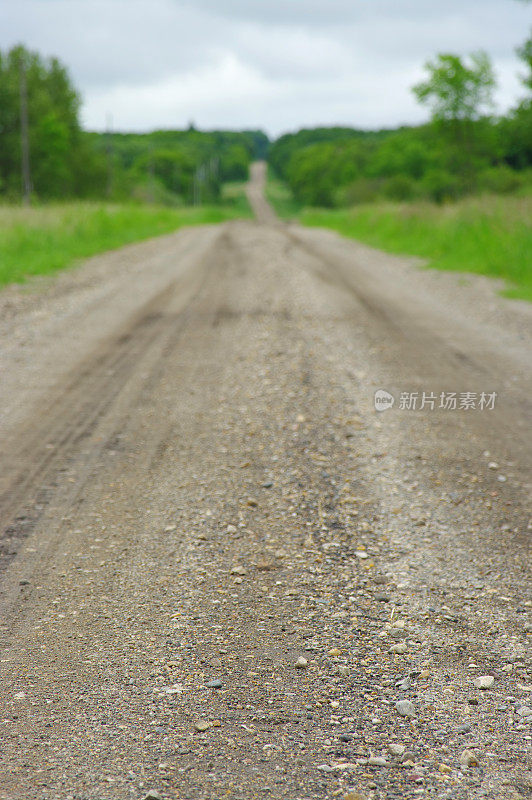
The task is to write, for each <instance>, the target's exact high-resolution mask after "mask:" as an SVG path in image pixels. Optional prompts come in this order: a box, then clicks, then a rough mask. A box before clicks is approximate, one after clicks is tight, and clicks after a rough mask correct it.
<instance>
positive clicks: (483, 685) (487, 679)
mask: <svg viewBox="0 0 532 800" xmlns="http://www.w3.org/2000/svg"><path fill="white" fill-rule="evenodd" d="M494 683H495V678H494V677H493V675H480V677H478V678H475V680H474V681H473V685H474V686H475V687H476V688H477V689H491V687H492V686H493V684H494Z"/></svg>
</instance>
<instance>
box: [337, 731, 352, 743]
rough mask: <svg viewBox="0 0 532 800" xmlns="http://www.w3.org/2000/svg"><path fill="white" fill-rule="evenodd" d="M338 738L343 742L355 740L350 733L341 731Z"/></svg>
mask: <svg viewBox="0 0 532 800" xmlns="http://www.w3.org/2000/svg"><path fill="white" fill-rule="evenodd" d="M338 738H339V739H340V741H341V742H352V741H353V737H352V736H351V734H350V733H341V734H340V736H339V737H338Z"/></svg>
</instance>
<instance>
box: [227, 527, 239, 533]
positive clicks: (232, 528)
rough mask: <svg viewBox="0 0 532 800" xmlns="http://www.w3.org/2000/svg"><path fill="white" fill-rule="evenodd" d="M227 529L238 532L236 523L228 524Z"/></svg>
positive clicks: (228, 531) (229, 531)
mask: <svg viewBox="0 0 532 800" xmlns="http://www.w3.org/2000/svg"><path fill="white" fill-rule="evenodd" d="M226 530H227V533H236V532H237V530H238V528H237V527H236V525H228V526H227V528H226Z"/></svg>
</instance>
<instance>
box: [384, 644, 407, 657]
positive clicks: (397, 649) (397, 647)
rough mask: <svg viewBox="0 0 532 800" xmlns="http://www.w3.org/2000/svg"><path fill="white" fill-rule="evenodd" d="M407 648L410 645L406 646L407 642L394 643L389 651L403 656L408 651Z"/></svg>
mask: <svg viewBox="0 0 532 800" xmlns="http://www.w3.org/2000/svg"><path fill="white" fill-rule="evenodd" d="M407 650H408V647H407V646H406V642H399V643H398V644H392V646H391V647H390V649H389V650H388V652H389V653H395V654H396V655H398V656H402V655H404V654H405V653H406V651H407Z"/></svg>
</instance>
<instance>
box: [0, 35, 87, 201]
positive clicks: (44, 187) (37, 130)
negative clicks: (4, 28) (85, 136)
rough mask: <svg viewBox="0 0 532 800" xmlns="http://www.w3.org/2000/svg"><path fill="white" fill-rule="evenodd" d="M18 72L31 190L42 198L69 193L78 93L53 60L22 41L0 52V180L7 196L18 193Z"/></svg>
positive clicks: (79, 136)
mask: <svg viewBox="0 0 532 800" xmlns="http://www.w3.org/2000/svg"><path fill="white" fill-rule="evenodd" d="M23 72H24V75H25V82H26V87H27V104H28V121H29V149H30V162H31V171H32V182H33V186H34V189H35V191H36V193H37V195H40V196H42V197H57V196H64V195H68V194H71V193H72V191H73V190H74V184H75V176H74V161H75V155H76V150H77V149H78V147H79V146H80V142H81V139H82V133H81V130H80V126H79V122H78V113H79V105H80V100H79V96H78V94H77V92H76V90H75V89H74V87H73V86H72V84H71V82H70V78H69V76H68V73H67V71H66V70H65V68H64V67H63V66H62V65H61V64H60V63H59V61H58V60H57V59H43V58H42V57H41V56H40V55H39V54H38V53H34V52H31V51H29V50H27V49H26V48H25V47H23V46H22V45H18V46H17V47H14V48H12V49H11V50H10V51H9V52H8V53H7V54H5V55H1V56H0V181H1V183H2V185H3V186H4V188H5V190H6V191H7V193H8V194H9V195H11V196H12V197H16V196H19V195H20V188H21V176H20V163H21V137H20V119H21V99H20V81H21V76H22V73H23Z"/></svg>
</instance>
